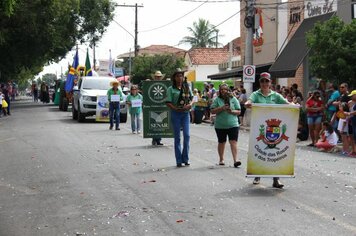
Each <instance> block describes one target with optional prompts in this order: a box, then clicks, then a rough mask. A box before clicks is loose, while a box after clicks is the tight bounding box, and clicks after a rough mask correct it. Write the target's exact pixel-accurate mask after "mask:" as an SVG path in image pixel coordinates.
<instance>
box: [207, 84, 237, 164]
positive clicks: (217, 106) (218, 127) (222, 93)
mask: <svg viewBox="0 0 356 236" xmlns="http://www.w3.org/2000/svg"><path fill="white" fill-rule="evenodd" d="M210 108H211V113H212V114H216V118H215V122H214V126H215V132H216V135H217V137H218V153H219V165H225V163H224V152H225V144H226V139H227V138H226V137H229V143H230V148H231V153H232V158H233V160H234V167H236V168H237V167H239V166H240V165H241V161H239V160H238V159H237V140H238V137H239V126H240V124H239V120H238V115H239V114H240V112H241V106H240V102H239V101H238V100H237V98H236V97H235V96H233V95H232V93H231V91H230V88H229V86H228V85H227V84H221V85H220V87H219V95H218V96H217V97H216V98H215V99H214V101H213V104H212V105H211V107H210Z"/></svg>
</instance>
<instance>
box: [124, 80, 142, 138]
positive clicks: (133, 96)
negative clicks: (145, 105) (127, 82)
mask: <svg viewBox="0 0 356 236" xmlns="http://www.w3.org/2000/svg"><path fill="white" fill-rule="evenodd" d="M137 90H138V87H137V85H132V86H131V89H130V95H128V96H127V98H126V103H127V104H128V105H129V113H130V117H131V130H132V133H133V134H134V133H135V132H136V131H137V133H138V134H139V133H141V121H140V115H141V112H142V105H140V106H136V105H135V106H133V104H132V103H135V102H137V101H140V102H141V104H142V95H141V94H139V93H138V92H137Z"/></svg>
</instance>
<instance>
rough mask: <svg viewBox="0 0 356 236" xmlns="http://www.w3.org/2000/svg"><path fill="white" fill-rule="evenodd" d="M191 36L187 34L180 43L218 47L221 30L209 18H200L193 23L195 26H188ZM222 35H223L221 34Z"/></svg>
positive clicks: (195, 46)
mask: <svg viewBox="0 0 356 236" xmlns="http://www.w3.org/2000/svg"><path fill="white" fill-rule="evenodd" d="M187 29H188V31H189V32H190V34H191V36H185V37H184V38H183V39H182V40H181V41H180V43H189V44H190V45H191V46H192V48H206V47H218V46H220V45H221V44H220V43H219V42H218V39H217V38H218V36H219V35H218V33H219V31H218V30H217V29H215V26H214V25H212V24H210V23H209V21H208V20H204V19H199V21H198V22H194V23H193V28H192V27H188V28H187ZM220 36H221V35H220Z"/></svg>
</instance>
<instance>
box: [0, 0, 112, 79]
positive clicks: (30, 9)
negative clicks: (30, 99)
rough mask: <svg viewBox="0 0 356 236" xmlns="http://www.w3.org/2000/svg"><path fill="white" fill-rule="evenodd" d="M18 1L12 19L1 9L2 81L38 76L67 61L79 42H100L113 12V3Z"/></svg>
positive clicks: (0, 48)
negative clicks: (52, 64)
mask: <svg viewBox="0 0 356 236" xmlns="http://www.w3.org/2000/svg"><path fill="white" fill-rule="evenodd" d="M7 1H9V2H12V1H10V0H7ZM15 2H16V3H15V4H14V5H13V7H14V9H13V12H12V14H11V15H10V16H7V15H6V14H5V13H4V11H1V10H0V19H1V20H0V55H2V57H0V75H1V77H0V80H2V81H5V80H8V79H12V80H17V79H20V80H21V79H23V78H21V77H19V75H20V74H21V71H24V70H25V71H26V72H27V74H31V75H32V76H33V75H36V74H38V73H39V72H40V71H41V70H42V68H43V66H44V65H45V64H46V63H49V62H57V61H59V60H61V59H62V58H64V57H65V56H66V54H67V52H68V51H70V50H71V49H72V48H73V47H74V46H75V44H76V43H77V42H83V41H84V40H89V41H92V40H98V39H99V38H100V37H101V36H102V34H103V33H104V32H105V30H106V27H107V26H108V25H109V23H110V21H111V20H112V18H113V11H114V4H113V2H112V0H100V1H99V0H97V1H95V0H51V1H43V0H31V1H27V0H16V1H15ZM4 55H6V56H4Z"/></svg>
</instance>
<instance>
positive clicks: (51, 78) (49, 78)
mask: <svg viewBox="0 0 356 236" xmlns="http://www.w3.org/2000/svg"><path fill="white" fill-rule="evenodd" d="M41 80H42V82H45V83H46V84H48V85H52V84H54V82H55V81H56V80H57V76H56V75H55V74H52V73H47V74H44V75H43V76H42V79H41Z"/></svg>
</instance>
